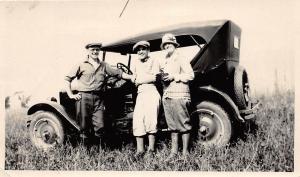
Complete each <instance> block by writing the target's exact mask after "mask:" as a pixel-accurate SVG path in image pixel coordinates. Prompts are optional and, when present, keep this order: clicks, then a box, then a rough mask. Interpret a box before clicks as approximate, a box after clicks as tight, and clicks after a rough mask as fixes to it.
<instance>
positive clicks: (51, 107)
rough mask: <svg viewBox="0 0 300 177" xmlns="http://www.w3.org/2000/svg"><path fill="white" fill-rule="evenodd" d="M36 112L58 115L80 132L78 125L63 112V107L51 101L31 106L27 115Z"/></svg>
mask: <svg viewBox="0 0 300 177" xmlns="http://www.w3.org/2000/svg"><path fill="white" fill-rule="evenodd" d="M37 111H50V112H54V113H57V114H59V116H60V117H62V118H64V120H66V121H67V122H69V123H70V124H71V125H72V126H73V127H75V128H76V129H77V130H78V131H79V130H80V127H79V125H78V124H77V123H76V121H74V120H73V119H71V117H70V116H69V115H68V113H67V112H66V111H65V109H64V108H63V106H61V105H60V104H58V103H56V102H52V101H44V102H40V103H37V104H34V105H32V106H31V107H30V108H29V109H28V111H27V115H32V114H34V113H36V112H37Z"/></svg>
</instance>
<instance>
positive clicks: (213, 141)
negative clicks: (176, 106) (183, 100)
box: [192, 101, 232, 147]
mask: <svg viewBox="0 0 300 177" xmlns="http://www.w3.org/2000/svg"><path fill="white" fill-rule="evenodd" d="M192 114H193V116H195V117H194V118H196V119H197V122H198V127H197V137H198V142H199V143H200V144H202V145H203V146H216V147H222V146H224V145H226V144H228V143H229V141H230V139H231V135H232V125H231V122H230V119H229V117H228V115H227V113H226V112H225V110H224V109H223V108H221V107H220V106H219V105H217V104H215V103H213V102H209V101H203V102H201V103H199V104H198V105H197V110H196V111H194V112H193V113H192Z"/></svg>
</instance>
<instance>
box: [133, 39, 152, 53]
mask: <svg viewBox="0 0 300 177" xmlns="http://www.w3.org/2000/svg"><path fill="white" fill-rule="evenodd" d="M139 46H143V47H146V48H147V49H149V48H150V43H149V42H148V41H139V42H137V43H136V44H134V46H133V47H132V50H133V51H134V52H135V51H136V49H137V48H138V47H139Z"/></svg>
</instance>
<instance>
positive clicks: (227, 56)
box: [27, 20, 259, 149]
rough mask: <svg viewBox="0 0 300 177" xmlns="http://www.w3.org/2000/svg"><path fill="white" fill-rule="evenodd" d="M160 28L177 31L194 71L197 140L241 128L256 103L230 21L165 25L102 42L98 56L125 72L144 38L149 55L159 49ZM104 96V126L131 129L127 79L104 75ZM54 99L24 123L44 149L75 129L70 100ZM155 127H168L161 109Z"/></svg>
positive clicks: (215, 139) (222, 137) (226, 136)
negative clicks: (252, 96) (105, 77)
mask: <svg viewBox="0 0 300 177" xmlns="http://www.w3.org/2000/svg"><path fill="white" fill-rule="evenodd" d="M165 33H172V34H174V35H175V36H176V38H177V41H178V43H179V44H180V46H179V48H178V50H182V51H180V52H183V53H185V54H187V55H189V57H187V59H188V60H190V63H191V65H192V67H193V70H194V72H195V79H194V80H193V81H192V82H191V83H190V88H191V97H192V103H193V105H194V110H193V111H192V112H191V116H192V122H193V130H194V132H196V136H195V137H196V141H199V142H200V143H201V144H203V145H204V146H210V145H216V146H223V145H225V144H228V143H229V142H230V140H231V139H232V137H234V136H235V135H237V134H241V133H242V132H241V131H243V129H242V128H241V127H245V126H244V125H246V124H248V123H249V122H251V121H253V119H254V118H255V112H256V110H257V108H258V105H259V104H258V102H257V101H254V99H253V98H251V97H250V86H249V80H248V75H247V72H246V70H245V69H244V68H243V67H241V66H240V65H239V57H240V47H241V29H240V28H239V27H238V26H237V25H236V24H234V23H233V22H232V21H230V20H217V21H206V22H195V23H186V24H179V25H176V26H168V27H164V28H161V29H157V30H153V31H149V32H145V33H142V34H138V35H135V36H132V37H128V38H124V39H122V40H119V41H116V42H111V43H108V44H104V45H103V47H102V50H103V51H104V52H103V57H104V59H105V61H107V62H111V64H112V65H116V67H118V68H119V69H122V70H123V71H124V72H126V73H131V71H130V68H131V65H132V64H133V63H134V57H135V54H134V53H133V51H132V47H133V45H134V44H135V43H136V42H138V41H140V40H147V41H149V42H150V44H151V48H150V51H151V55H152V54H153V55H155V56H156V57H159V55H161V54H163V51H161V49H160V44H161V38H162V36H163V35H164V34H165ZM109 59H111V60H109ZM105 95H106V98H105V106H106V121H107V122H108V123H107V125H109V126H108V127H109V131H110V132H113V133H116V134H119V133H128V134H130V133H131V132H132V130H131V129H132V124H131V122H132V112H133V108H134V104H135V97H136V87H135V86H134V85H133V84H132V83H131V82H129V81H125V80H117V79H116V78H109V79H108V80H107V90H106V94H105ZM53 100H55V101H45V102H41V103H38V104H35V105H33V106H32V107H30V108H29V110H28V115H30V116H29V117H30V119H29V120H28V124H27V126H28V127H29V132H30V137H31V140H32V142H33V144H34V145H35V146H37V147H39V148H43V149H48V148H51V147H54V146H55V145H57V144H61V143H63V142H64V140H65V139H66V137H68V136H74V132H75V134H76V132H77V133H78V132H79V125H78V123H77V122H76V120H75V110H74V101H73V100H70V99H69V98H68V97H67V95H66V93H64V92H63V91H62V92H60V94H59V98H56V99H54V98H53ZM56 100H57V101H56ZM146 104H147V102H146V101H145V106H146ZM158 126H159V130H161V131H167V130H168V128H167V126H166V123H165V120H164V116H163V112H162V113H161V116H160V117H159V125H158Z"/></svg>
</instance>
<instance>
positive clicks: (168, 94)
mask: <svg viewBox="0 0 300 177" xmlns="http://www.w3.org/2000/svg"><path fill="white" fill-rule="evenodd" d="M178 46H179V44H178V43H177V41H176V38H175V36H174V35H173V34H170V33H168V34H165V35H164V36H163V37H162V44H161V48H162V49H163V50H165V51H166V55H165V57H164V58H163V60H162V63H161V64H160V67H161V70H162V71H163V73H164V74H163V75H164V76H163V78H162V79H163V82H164V83H165V84H163V85H164V89H163V90H164V91H163V97H162V103H163V108H164V113H165V117H166V121H167V124H168V128H169V129H170V130H171V141H172V143H171V144H172V148H171V154H170V156H169V157H168V158H167V161H168V160H170V159H172V158H174V157H175V156H177V154H178V138H179V135H181V138H182V154H183V155H184V156H185V157H186V156H187V154H188V145H189V139H190V130H191V129H192V126H191V124H190V116H189V112H190V104H191V97H190V89H189V85H188V82H189V81H191V80H193V79H194V72H193V69H192V66H191V64H190V63H189V60H187V58H185V57H183V56H181V55H180V54H179V53H178V51H177V50H176V47H178Z"/></svg>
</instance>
